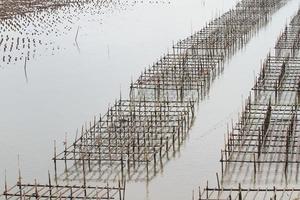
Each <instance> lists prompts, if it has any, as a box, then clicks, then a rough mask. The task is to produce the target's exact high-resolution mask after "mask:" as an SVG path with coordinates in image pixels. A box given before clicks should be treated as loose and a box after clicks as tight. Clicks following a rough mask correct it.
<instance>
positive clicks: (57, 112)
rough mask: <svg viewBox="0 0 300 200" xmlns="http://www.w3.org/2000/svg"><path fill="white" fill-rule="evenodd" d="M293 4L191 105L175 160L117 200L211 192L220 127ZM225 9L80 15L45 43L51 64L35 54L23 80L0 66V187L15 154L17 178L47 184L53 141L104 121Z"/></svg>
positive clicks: (163, 7) (193, 2)
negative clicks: (203, 188) (174, 49)
mask: <svg viewBox="0 0 300 200" xmlns="http://www.w3.org/2000/svg"><path fill="white" fill-rule="evenodd" d="M298 2H299V1H298V0H292V1H291V2H289V3H288V5H287V6H285V7H283V8H282V9H281V10H279V11H278V12H277V13H275V15H274V16H273V19H272V21H271V22H270V23H269V24H268V26H266V27H265V28H263V29H261V31H259V32H258V35H257V36H256V37H254V38H253V39H251V40H250V42H249V43H248V45H247V46H246V48H245V49H243V50H241V51H239V52H238V53H237V54H236V55H234V56H233V58H232V59H231V60H230V61H229V62H228V63H227V64H226V65H225V70H224V74H222V75H221V76H220V77H219V78H218V79H217V80H216V81H215V82H214V83H213V84H212V87H211V90H210V93H209V97H208V98H207V99H206V100H205V101H203V102H201V103H200V104H199V108H198V112H197V117H196V121H195V125H194V127H193V128H192V130H191V131H190V134H189V138H188V139H187V140H186V142H185V144H184V145H183V146H182V148H181V151H180V153H179V154H177V155H176V158H175V159H171V160H170V161H169V162H168V163H167V164H166V165H165V167H164V170H163V173H161V174H159V175H158V176H157V177H156V178H155V179H153V180H152V181H151V182H149V183H128V184H127V191H126V199H132V200H135V199H136V200H141V199H147V200H148V199H173V200H174V199H175V200H176V199H178V200H179V199H191V196H192V189H194V188H197V186H198V185H202V184H204V183H205V182H206V180H209V182H212V183H214V184H215V173H216V172H217V171H219V170H220V164H219V162H218V160H219V158H220V150H221V148H222V147H223V145H224V134H225V133H226V125H227V123H231V122H230V121H231V119H232V118H236V117H237V113H238V112H239V111H240V108H241V104H242V99H244V98H246V96H247V95H248V93H249V91H250V89H251V87H252V86H253V83H254V74H257V72H258V70H259V68H260V62H261V60H262V59H264V58H265V57H266V55H267V53H268V51H269V50H270V49H271V48H273V46H274V45H275V41H276V39H277V37H278V35H279V33H280V31H281V30H282V28H283V27H284V25H285V24H286V22H288V21H289V20H288V17H291V16H293V14H294V13H295V12H296V10H297V8H298ZM233 5H235V1H231V0H230V1H228V0H226V1H225V0H210V1H197V0H187V1H179V0H178V1H175V0H173V1H170V3H168V2H165V3H158V4H151V3H149V2H146V3H136V4H134V5H133V6H128V7H126V9H120V10H118V11H116V12H108V13H106V14H103V15H101V17H99V18H94V20H88V19H91V16H90V15H84V14H82V15H80V16H79V19H78V20H77V21H76V22H74V23H73V24H72V25H70V26H72V28H71V29H70V31H68V32H67V33H66V34H62V35H60V36H58V37H56V36H55V37H52V36H49V37H50V38H49V40H50V41H53V43H55V44H58V45H59V47H60V48H59V50H55V51H53V52H52V53H53V54H54V55H49V54H48V53H47V50H45V47H44V46H41V47H38V49H37V52H40V53H39V54H40V55H38V56H36V57H35V58H34V59H30V60H29V61H28V62H27V67H26V73H27V80H26V77H25V73H24V63H23V62H16V63H15V64H9V65H3V66H2V68H1V69H0V91H1V96H0V97H1V100H0V110H1V114H0V121H1V123H0V135H1V138H2V139H1V141H0V147H1V150H0V171H1V174H2V175H1V177H4V170H5V169H6V170H7V177H8V181H9V183H11V184H13V183H15V180H16V178H17V155H18V154H20V160H21V170H22V176H23V178H24V179H25V180H26V181H32V180H33V179H34V178H37V179H38V180H40V181H44V180H46V178H47V170H48V169H50V170H52V169H53V166H52V161H51V157H52V155H53V141H54V140H56V141H58V146H61V145H62V141H64V138H65V133H67V136H68V137H69V138H74V137H75V132H76V128H80V127H81V124H83V123H84V122H85V121H89V120H90V119H91V118H92V117H93V116H94V115H96V114H99V113H105V111H106V109H107V105H109V103H113V102H114V99H116V98H118V96H119V94H120V91H121V92H122V94H123V96H126V94H127V93H128V87H129V84H130V81H131V79H132V80H135V79H136V78H137V77H138V76H139V74H140V72H141V71H142V70H143V69H144V67H146V66H148V65H149V64H151V63H153V62H154V61H155V60H156V59H157V58H159V56H161V55H162V54H163V53H166V52H167V50H168V48H169V49H170V47H171V45H172V41H176V40H178V39H183V38H185V37H187V36H188V35H190V34H191V33H192V32H193V31H195V30H199V29H200V28H201V27H202V26H203V25H204V24H205V22H207V21H209V20H210V19H211V18H213V17H215V16H216V15H218V14H219V13H223V12H225V11H226V10H228V9H229V8H231V7H232V6H233ZM124 8H125V7H124ZM92 16H93V17H95V15H92ZM65 23H67V22H65ZM62 24H64V23H62ZM78 27H79V28H78ZM77 28H78V37H77V43H78V46H77V45H76V44H75V36H76V31H77ZM42 37H44V36H42ZM43 39H44V38H43ZM46 39H48V38H46ZM54 46H55V45H54ZM44 52H46V53H45V54H44ZM52 53H50V54H52ZM1 180H2V178H0V181H1ZM3 183H4V180H3ZM1 184H2V183H1Z"/></svg>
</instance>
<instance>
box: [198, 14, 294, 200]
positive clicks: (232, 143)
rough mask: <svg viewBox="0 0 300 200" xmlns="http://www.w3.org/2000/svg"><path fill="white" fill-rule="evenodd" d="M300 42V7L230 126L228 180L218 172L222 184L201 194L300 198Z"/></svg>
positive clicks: (225, 155) (225, 162)
mask: <svg viewBox="0 0 300 200" xmlns="http://www.w3.org/2000/svg"><path fill="white" fill-rule="evenodd" d="M299 45H300V10H299V11H298V13H297V14H296V16H295V17H294V18H293V19H292V20H291V22H290V24H289V26H286V27H285V29H284V32H283V33H282V34H281V35H280V37H279V38H278V41H277V43H276V45H275V50H274V54H275V55H274V56H272V55H271V53H270V54H269V55H268V56H267V58H266V59H265V61H264V62H263V64H262V67H261V70H260V73H259V76H258V78H257V79H256V81H255V85H254V87H253V88H252V92H251V93H250V95H249V97H248V99H247V101H246V103H245V106H243V109H242V112H241V115H240V116H239V121H238V123H237V124H236V126H235V127H233V128H232V130H231V131H228V134H227V137H226V139H225V141H226V143H225V148H224V149H223V150H222V153H221V160H220V161H221V166H222V169H221V170H222V182H221V183H220V181H219V178H218V175H217V182H218V186H217V187H215V188H211V187H209V186H208V184H207V186H206V188H205V189H204V191H200V190H199V199H203V200H204V199H205V200H212V199H214V200H215V199H238V200H248V199H249V200H252V199H253V200H254V199H260V200H269V199H271V200H281V199H282V200H284V199H299V198H300V188H299V187H297V188H295V187H292V186H295V185H297V183H299V182H298V181H299V180H298V179H299V167H300V122H299V120H300V116H299V115H300V110H299V106H298V105H299V102H300V57H299V47H300V46H299ZM240 183H242V184H244V185H247V187H245V188H243V187H242V185H241V184H240ZM234 185H235V186H234ZM249 185H252V186H249ZM254 185H256V187H253V186H254ZM274 185H276V186H277V188H276V187H275V186H274ZM278 185H279V186H282V185H283V186H284V187H281V188H279V187H278ZM289 185H291V186H289ZM237 186H238V187H237ZM257 186H259V187H257Z"/></svg>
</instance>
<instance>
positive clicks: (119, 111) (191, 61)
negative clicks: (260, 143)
mask: <svg viewBox="0 0 300 200" xmlns="http://www.w3.org/2000/svg"><path fill="white" fill-rule="evenodd" d="M285 3H286V1H285V0H242V1H240V2H239V3H238V4H237V6H236V7H235V9H232V10H230V11H228V12H226V13H225V14H223V15H222V16H220V17H218V18H217V19H215V20H213V21H211V22H210V23H208V24H207V25H206V26H205V27H204V28H203V29H202V30H200V31H199V32H197V33H195V34H193V35H192V36H190V37H188V38H186V39H184V40H181V41H179V42H178V43H177V44H174V45H173V49H172V52H171V53H170V52H169V53H167V54H166V55H164V56H163V57H161V58H160V60H159V61H157V62H156V63H155V64H153V66H151V67H149V68H146V69H145V70H144V72H143V73H142V74H141V76H140V77H139V78H138V80H137V81H136V82H133V83H132V84H131V86H130V94H129V98H128V99H123V98H122V97H120V98H119V100H117V101H116V102H115V103H114V104H113V106H111V107H110V108H108V110H107V112H106V114H105V115H103V116H99V117H95V118H94V119H93V120H92V121H91V122H90V123H89V124H86V125H85V126H83V127H82V130H81V133H80V134H78V135H77V136H76V138H75V141H74V142H72V143H71V144H68V141H67V140H66V141H65V142H64V149H63V150H62V151H61V152H60V153H57V147H56V145H55V147H54V157H53V161H54V172H55V176H54V180H55V181H54V182H55V184H52V183H51V181H50V180H51V177H50V176H49V177H50V178H49V183H48V184H46V185H40V184H37V183H35V184H27V185H25V184H23V183H21V181H20V180H21V177H20V178H19V181H18V183H17V184H16V185H15V186H14V187H12V188H10V189H9V188H7V187H6V189H5V192H4V195H5V197H6V198H7V199H29V198H30V197H31V198H36V199H66V198H70V195H71V196H72V198H74V199H76V198H78V199H80V198H84V199H93V198H96V199H120V200H121V199H124V189H125V180H126V179H127V180H128V179H131V180H143V181H144V180H147V181H149V180H151V179H152V178H153V177H155V175H156V173H157V171H158V170H159V169H162V167H163V165H164V163H165V162H167V161H168V160H169V156H170V155H174V154H175V153H176V151H178V150H179V148H180V145H181V144H182V142H183V141H184V140H185V138H186V136H187V133H188V131H189V129H190V128H191V126H192V124H193V121H194V117H195V106H196V103H197V102H198V101H199V100H201V99H203V98H204V97H205V95H206V94H207V92H208V90H209V88H210V84H211V82H212V81H213V80H214V78H215V77H216V76H217V75H218V74H219V73H221V72H222V70H223V66H224V62H225V60H226V59H228V58H229V57H230V56H232V55H233V53H234V52H235V51H237V50H238V49H240V48H242V47H243V46H244V45H245V44H246V42H247V41H248V40H249V39H250V38H251V36H253V35H254V34H255V33H256V32H257V31H258V29H259V28H260V27H262V26H264V25H265V24H266V23H267V22H268V21H269V19H270V16H271V14H272V13H273V12H275V11H276V10H278V9H279V8H280V7H281V6H283V5H284V4H285ZM59 163H62V165H59ZM61 168H63V169H62V172H61V171H60V169H61ZM97 174H98V175H97ZM62 176H64V178H63V179H64V180H66V179H68V180H72V181H79V182H82V181H83V186H82V187H81V186H76V185H74V186H70V185H67V186H61V185H58V184H57V183H58V181H60V178H61V177H62ZM95 177H97V178H96V180H97V181H99V180H101V181H116V180H120V183H119V185H118V187H108V186H106V187H88V186H87V180H92V179H94V178H95ZM54 188H56V189H55V192H54V190H53V189H54ZM77 190H78V193H75V191H77ZM87 190H89V191H87ZM99 190H100V192H101V191H104V194H103V195H102V196H101V195H100V198H99V195H98V194H99ZM105 191H106V192H105ZM109 191H110V192H113V191H114V195H112V194H111V193H109ZM54 193H55V195H54ZM24 194H25V195H24ZM74 194H78V196H76V197H75V196H74ZM80 195H81V196H80Z"/></svg>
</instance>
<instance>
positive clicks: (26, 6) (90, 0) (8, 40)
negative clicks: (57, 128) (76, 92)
mask: <svg viewBox="0 0 300 200" xmlns="http://www.w3.org/2000/svg"><path fill="white" fill-rule="evenodd" d="M169 3H170V2H168V1H165V0H160V1H135V0H127V1H122V0H63V1H60V0H47V1H44V0H2V1H0V55H1V57H0V67H1V66H2V67H4V66H9V65H12V64H21V65H23V64H24V63H25V62H26V61H28V60H32V59H34V58H35V57H38V56H48V55H54V54H56V53H57V52H59V51H63V50H65V49H66V46H67V45H75V47H78V46H80V45H78V40H77V36H78V31H79V28H80V27H79V25H78V24H81V21H84V22H85V23H86V21H96V22H98V23H97V24H99V23H100V24H102V21H103V16H104V15H105V14H107V13H112V12H116V11H122V10H126V9H128V8H130V7H132V6H135V5H136V4H169ZM64 37H68V38H72V39H71V40H70V41H68V40H67V41H68V42H62V41H64V40H63V38H64ZM61 40H62V41H61ZM65 43H66V44H65ZM75 49H76V48H75ZM77 49H79V48H77ZM25 67H26V66H25Z"/></svg>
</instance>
